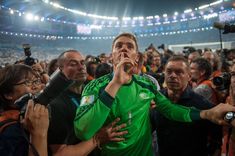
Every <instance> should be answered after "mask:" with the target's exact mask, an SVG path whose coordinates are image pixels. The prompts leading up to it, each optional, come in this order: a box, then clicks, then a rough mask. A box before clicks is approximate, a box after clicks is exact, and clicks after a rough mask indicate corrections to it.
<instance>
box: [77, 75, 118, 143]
mask: <svg viewBox="0 0 235 156" xmlns="http://www.w3.org/2000/svg"><path fill="white" fill-rule="evenodd" d="M108 83H109V78H108V76H104V77H101V79H97V80H94V81H92V82H90V83H89V84H88V85H87V86H86V87H85V88H84V91H83V93H82V99H81V103H80V107H78V109H77V112H76V116H75V119H74V129H75V134H76V136H77V137H78V138H80V139H82V140H88V139H90V138H92V136H94V135H95V133H96V132H97V131H98V130H99V129H100V128H101V127H102V126H103V124H104V123H105V121H106V118H107V117H108V115H109V112H110V107H111V106H112V103H113V101H114V99H113V98H112V97H111V96H110V95H109V94H108V93H107V92H105V90H104V88H105V87H106V85H107V84H108Z"/></svg>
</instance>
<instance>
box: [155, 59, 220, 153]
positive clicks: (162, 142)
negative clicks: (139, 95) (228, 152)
mask: <svg viewBox="0 0 235 156" xmlns="http://www.w3.org/2000/svg"><path fill="white" fill-rule="evenodd" d="M189 71H190V69H189V65H188V62H187V60H186V59H185V58H183V57H181V56H174V57H172V58H170V59H169V60H168V62H167V64H166V67H165V82H166V85H167V89H164V90H161V92H162V93H163V94H164V95H165V96H166V97H168V98H169V99H170V100H171V101H172V102H174V103H175V104H177V103H180V104H182V105H184V106H186V107H195V108H197V109H200V110H204V109H210V108H211V107H212V104H211V103H209V102H208V101H207V100H206V99H205V98H203V97H202V96H200V95H198V94H196V93H194V92H193V91H192V89H191V88H190V87H189V86H188V82H189V80H190V72H189ZM151 116H152V125H153V128H154V129H156V131H157V139H158V146H159V153H160V155H161V156H171V155H177V156H189V155H190V156H199V155H200V156H208V155H212V154H214V153H215V152H218V153H220V150H219V149H220V146H221V137H222V136H221V133H222V132H221V128H220V127H219V126H218V125H214V124H213V123H210V122H209V121H205V120H201V121H196V122H193V123H181V122H176V121H171V120H169V119H167V118H165V117H164V116H163V115H161V114H160V113H159V112H157V111H155V110H153V111H152V112H151ZM208 138H209V140H208ZM208 145H209V146H208Z"/></svg>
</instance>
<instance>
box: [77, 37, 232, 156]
mask: <svg viewBox="0 0 235 156" xmlns="http://www.w3.org/2000/svg"><path fill="white" fill-rule="evenodd" d="M137 52H138V45H137V41H136V38H135V37H134V36H133V35H132V34H129V33H123V34H121V35H119V36H118V37H116V38H115V39H114V41H113V45H112V59H113V68H114V73H113V74H109V75H105V76H103V77H101V78H99V79H96V80H94V81H92V82H90V83H89V84H88V85H87V86H86V87H85V89H84V91H83V94H82V100H81V105H80V107H79V108H78V109H77V113H76V117H75V120H74V126H75V133H76V135H77V137H79V138H80V139H83V140H88V139H90V138H92V136H93V135H94V134H95V133H96V132H97V131H98V130H99V129H100V128H101V127H102V126H103V125H104V124H106V123H110V122H111V121H113V120H114V119H115V118H117V117H120V118H121V120H120V124H121V123H126V124H127V126H126V128H125V129H126V130H127V131H128V134H126V135H125V136H124V138H125V140H124V141H122V142H111V143H108V144H106V145H104V146H103V147H102V150H101V153H102V155H108V156H124V155H128V156H151V155H153V151H152V147H151V141H152V138H151V126H150V121H149V109H150V102H151V100H154V101H155V103H156V105H157V107H156V109H158V110H159V111H160V112H161V113H162V114H163V115H165V116H166V117H167V118H169V119H171V120H176V121H182V122H192V121H193V120H199V119H201V118H202V119H209V120H211V121H214V122H217V123H219V124H224V123H225V121H223V115H224V114H225V113H226V112H227V111H235V107H232V106H227V105H226V107H225V105H219V106H218V107H216V108H213V110H205V111H201V112H200V111H199V110H196V109H193V108H187V107H183V106H179V105H174V104H172V103H171V102H170V101H169V100H168V99H167V98H166V97H164V96H163V95H162V94H161V93H159V92H158V91H157V88H156V86H155V85H154V84H153V83H152V82H151V81H150V80H149V79H148V78H145V77H142V76H139V75H134V74H133V69H134V67H135V66H136V60H138V53H137ZM218 110H219V111H220V113H218Z"/></svg>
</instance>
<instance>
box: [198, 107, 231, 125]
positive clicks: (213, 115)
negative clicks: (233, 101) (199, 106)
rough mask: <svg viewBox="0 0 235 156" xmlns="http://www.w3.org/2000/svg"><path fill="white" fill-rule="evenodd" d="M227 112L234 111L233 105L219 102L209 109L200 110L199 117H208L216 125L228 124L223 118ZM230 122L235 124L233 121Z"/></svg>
mask: <svg viewBox="0 0 235 156" xmlns="http://www.w3.org/2000/svg"><path fill="white" fill-rule="evenodd" d="M227 112H235V107H234V106H232V105H229V104H223V103H221V104H219V105H217V106H215V107H213V108H211V109H209V110H203V111H201V117H202V119H208V120H210V121H212V122H214V123H216V124H218V125H229V123H228V122H226V121H225V120H224V116H225V114H226V113H227ZM231 124H232V125H234V126H235V121H233V122H232V123H231Z"/></svg>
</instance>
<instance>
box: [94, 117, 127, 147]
mask: <svg viewBox="0 0 235 156" xmlns="http://www.w3.org/2000/svg"><path fill="white" fill-rule="evenodd" d="M119 121H120V118H117V119H115V120H114V121H113V122H112V123H111V124H109V125H108V126H105V127H103V128H101V129H100V130H99V132H98V133H97V134H96V135H95V136H94V137H95V140H96V141H98V142H99V143H100V144H105V143H108V142H110V141H114V142H119V141H123V140H125V138H124V137H123V135H125V134H127V133H128V131H120V130H121V129H122V128H124V127H126V124H121V125H119V126H116V124H117V123H118V122H119Z"/></svg>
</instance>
